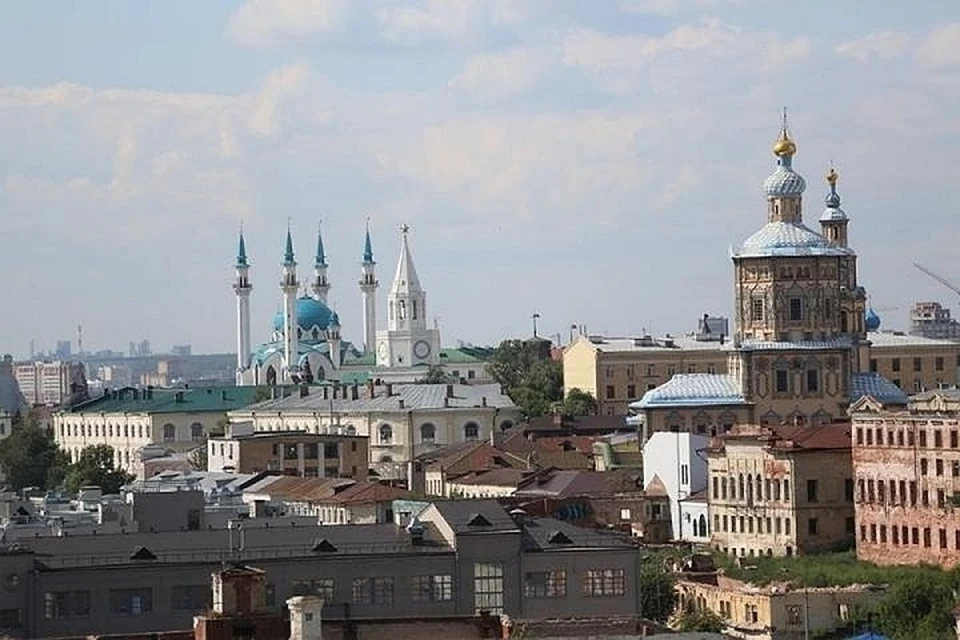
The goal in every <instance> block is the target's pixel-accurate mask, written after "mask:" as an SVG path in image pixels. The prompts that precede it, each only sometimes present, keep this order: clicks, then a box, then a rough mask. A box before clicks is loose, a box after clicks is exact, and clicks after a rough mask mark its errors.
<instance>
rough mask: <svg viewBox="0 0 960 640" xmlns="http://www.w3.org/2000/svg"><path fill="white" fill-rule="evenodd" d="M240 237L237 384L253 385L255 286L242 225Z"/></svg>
mask: <svg viewBox="0 0 960 640" xmlns="http://www.w3.org/2000/svg"><path fill="white" fill-rule="evenodd" d="M239 235H240V238H239V240H238V242H237V263H236V265H234V268H235V271H236V276H235V279H234V281H233V291H234V293H236V295H237V372H236V374H237V384H238V385H244V384H250V383H251V381H250V380H248V379H247V370H248V369H249V367H250V292H251V291H252V290H253V286H252V285H251V284H250V261H249V260H248V259H247V245H246V242H244V239H243V225H242V224H241V225H240V234H239Z"/></svg>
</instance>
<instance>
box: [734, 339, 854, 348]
mask: <svg viewBox="0 0 960 640" xmlns="http://www.w3.org/2000/svg"><path fill="white" fill-rule="evenodd" d="M851 346H853V342H851V340H850V339H849V338H834V339H832V340H799V341H797V342H777V341H774V340H769V341H768V340H744V341H743V342H742V343H740V350H741V351H768V350H769V351H821V350H824V349H849V348H850V347H851Z"/></svg>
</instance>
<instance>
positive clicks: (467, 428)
mask: <svg viewBox="0 0 960 640" xmlns="http://www.w3.org/2000/svg"><path fill="white" fill-rule="evenodd" d="M512 426H513V423H511V422H509V421H506V422H504V423H502V424H501V425H500V428H501V429H502V430H506V429H509V428H510V427H512ZM377 431H378V433H379V435H380V443H381V444H392V443H393V427H392V426H390V425H389V424H382V425H380V427H379V429H378V430H377ZM479 437H480V425H479V424H477V423H476V422H468V423H467V424H465V425H463V439H464V440H477V439H478V438H479ZM436 438H437V427H436V425H434V424H433V423H431V422H427V423H424V424H422V425H420V441H421V442H435V441H436Z"/></svg>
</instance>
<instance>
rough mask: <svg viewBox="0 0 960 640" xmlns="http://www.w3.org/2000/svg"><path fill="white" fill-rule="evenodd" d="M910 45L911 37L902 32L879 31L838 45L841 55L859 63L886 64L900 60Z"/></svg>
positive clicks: (838, 51) (837, 49)
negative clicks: (874, 62) (878, 62)
mask: <svg viewBox="0 0 960 640" xmlns="http://www.w3.org/2000/svg"><path fill="white" fill-rule="evenodd" d="M909 44H910V36H909V35H908V34H906V33H903V32H900V31H878V32H876V33H871V34H868V35H865V36H863V37H862V38H857V39H856V40H851V41H849V42H843V43H841V44H839V45H837V48H836V51H837V53H838V54H839V55H841V56H845V57H848V58H853V59H854V60H857V61H858V62H862V63H867V62H870V61H880V62H886V61H889V60H894V59H896V58H899V57H900V56H901V55H903V53H904V52H905V51H906V49H907V46H908V45H909Z"/></svg>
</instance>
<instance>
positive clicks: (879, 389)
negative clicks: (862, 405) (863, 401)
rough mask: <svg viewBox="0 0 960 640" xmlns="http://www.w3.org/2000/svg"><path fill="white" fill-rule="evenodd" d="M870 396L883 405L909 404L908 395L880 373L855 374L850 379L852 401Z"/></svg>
mask: <svg viewBox="0 0 960 640" xmlns="http://www.w3.org/2000/svg"><path fill="white" fill-rule="evenodd" d="M864 396H870V397H871V398H873V399H875V400H877V401H878V402H880V403H881V404H899V405H905V404H907V400H908V399H909V398H908V396H907V394H906V393H904V391H903V390H902V389H901V388H900V387H898V386H897V385H895V384H893V383H892V382H890V381H889V380H887V379H886V378H884V377H883V376H881V375H880V374H879V373H855V374H853V377H852V378H851V379H850V400H851V401H852V402H856V401H857V400H859V399H860V398H862V397H864Z"/></svg>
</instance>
